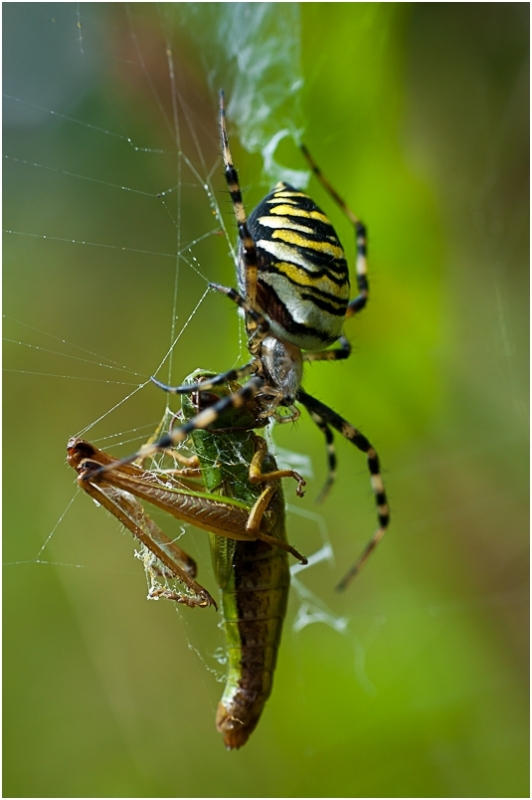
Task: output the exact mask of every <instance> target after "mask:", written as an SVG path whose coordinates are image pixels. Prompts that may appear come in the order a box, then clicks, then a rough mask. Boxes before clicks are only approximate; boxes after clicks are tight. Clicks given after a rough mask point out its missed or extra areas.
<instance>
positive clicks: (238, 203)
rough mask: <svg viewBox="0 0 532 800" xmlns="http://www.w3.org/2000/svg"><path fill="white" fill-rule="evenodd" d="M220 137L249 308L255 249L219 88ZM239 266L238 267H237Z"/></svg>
mask: <svg viewBox="0 0 532 800" xmlns="http://www.w3.org/2000/svg"><path fill="white" fill-rule="evenodd" d="M220 138H221V140H222V156H223V161H224V175H225V181H226V183H227V188H228V189H229V194H230V196H231V201H232V203H233V209H234V212H235V217H236V222H237V226H238V236H239V239H240V247H241V256H242V272H243V274H242V276H241V277H242V284H243V285H244V286H245V291H246V300H247V302H248V304H249V305H250V306H251V308H255V307H256V300H257V277H258V265H257V249H256V247H255V242H254V241H253V239H252V237H251V234H250V232H249V228H248V224H247V219H246V210H245V208H244V202H243V200H242V192H241V191H240V184H239V182H238V173H237V171H236V169H235V167H234V165H233V157H232V155H231V150H230V149H229V137H228V135H227V124H226V119H225V100H224V93H223V90H220ZM239 268H240V267H239Z"/></svg>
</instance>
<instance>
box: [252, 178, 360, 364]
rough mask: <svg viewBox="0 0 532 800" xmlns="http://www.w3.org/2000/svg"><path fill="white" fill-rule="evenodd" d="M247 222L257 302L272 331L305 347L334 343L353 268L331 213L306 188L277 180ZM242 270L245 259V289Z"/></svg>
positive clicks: (340, 327)
mask: <svg viewBox="0 0 532 800" xmlns="http://www.w3.org/2000/svg"><path fill="white" fill-rule="evenodd" d="M248 227H249V231H250V233H251V237H252V239H253V241H254V243H255V247H256V250H257V267H258V284H257V303H258V306H259V308H260V310H261V311H262V312H263V313H264V315H265V316H266V318H267V319H268V321H269V323H270V325H271V329H272V332H273V333H274V334H275V336H278V337H279V338H281V339H285V340H286V341H288V342H291V343H292V344H295V345H296V346H297V347H300V348H302V349H303V350H320V349H322V348H323V347H326V346H327V345H329V344H332V343H333V342H334V341H335V340H336V339H338V337H339V336H340V335H341V333H342V326H343V323H344V318H345V312H346V308H347V303H348V301H349V273H348V268H347V261H346V258H345V253H344V250H343V248H342V245H341V244H340V240H339V239H338V236H337V235H336V231H335V230H334V228H333V226H332V225H331V223H330V221H329V219H328V218H327V216H326V215H325V214H324V213H323V211H321V209H320V208H318V206H317V205H316V204H315V203H314V201H313V200H311V198H310V197H309V196H308V195H306V194H305V193H304V192H301V191H299V190H298V189H294V187H292V186H289V185H288V184H287V183H278V184H277V185H276V186H275V187H274V188H273V189H272V191H271V192H270V194H268V195H267V196H266V197H265V198H264V199H263V200H262V201H261V202H260V203H259V205H258V206H257V208H255V209H254V211H253V212H252V213H251V214H250V216H249V219H248ZM242 272H243V268H242V259H240V274H239V284H240V290H241V291H242V292H243V293H245V286H244V285H243V284H244V279H243V274H242Z"/></svg>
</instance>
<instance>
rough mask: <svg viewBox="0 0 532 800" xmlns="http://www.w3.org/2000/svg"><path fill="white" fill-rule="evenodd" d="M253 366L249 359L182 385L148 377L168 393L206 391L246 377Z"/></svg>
mask: <svg viewBox="0 0 532 800" xmlns="http://www.w3.org/2000/svg"><path fill="white" fill-rule="evenodd" d="M255 366H256V364H255V360H253V361H249V362H248V363H247V364H244V366H242V367H237V368H236V369H230V370H228V371H227V372H221V373H220V374H219V375H216V376H215V377H214V378H211V379H210V380H208V381H201V382H200V383H184V384H183V385H182V386H167V384H166V383H162V382H161V381H159V380H157V378H154V377H153V376H152V377H151V378H150V380H151V382H152V383H154V384H155V385H156V386H157V387H158V388H159V389H162V390H163V392H168V394H192V392H202V391H207V390H208V389H212V388H213V387H214V386H219V385H220V384H221V383H229V381H239V380H241V378H246V377H247V376H248V375H250V374H251V373H252V372H253V371H254V369H255Z"/></svg>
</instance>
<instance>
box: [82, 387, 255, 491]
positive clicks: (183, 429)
mask: <svg viewBox="0 0 532 800" xmlns="http://www.w3.org/2000/svg"><path fill="white" fill-rule="evenodd" d="M263 385H264V381H263V380H262V378H258V377H254V378H251V380H249V381H248V382H247V383H245V384H244V386H242V387H241V388H240V389H239V390H238V391H237V392H235V393H234V394H230V395H228V396H227V397H223V398H222V399H221V400H219V401H218V402H217V403H214V404H213V405H212V406H209V407H208V408H206V409H204V410H203V411H200V413H199V414H197V415H196V416H195V417H193V419H191V420H189V421H188V422H185V424H184V425H180V426H179V427H178V428H175V429H174V430H173V431H171V432H170V433H167V434H165V435H164V436H161V438H160V439H158V440H157V441H156V442H153V443H152V444H145V445H143V447H141V448H140V450H138V451H137V452H136V453H133V454H132V455H130V456H126V458H121V459H119V460H117V461H113V462H112V463H110V464H106V465H105V466H102V467H100V468H99V469H95V470H93V471H89V472H88V473H87V474H86V476H84V480H90V479H91V478H93V477H94V476H95V474H97V473H103V472H108V471H109V470H113V469H117V468H118V469H119V468H120V467H122V466H125V465H126V464H131V463H132V462H133V461H136V460H137V459H139V458H140V459H143V458H148V457H149V456H153V455H155V453H158V452H160V451H161V450H169V449H170V448H172V447H174V445H176V444H179V442H184V441H185V439H186V438H187V436H188V435H189V433H190V432H191V431H194V430H196V429H198V428H207V427H208V426H209V425H211V424H212V423H213V422H215V421H216V420H217V419H218V417H220V416H221V415H222V414H223V412H224V411H226V410H227V409H228V408H239V407H240V406H243V405H244V404H245V403H247V402H248V401H249V400H251V399H252V398H253V397H255V395H256V394H258V393H259V391H260V390H261V388H262V386H263Z"/></svg>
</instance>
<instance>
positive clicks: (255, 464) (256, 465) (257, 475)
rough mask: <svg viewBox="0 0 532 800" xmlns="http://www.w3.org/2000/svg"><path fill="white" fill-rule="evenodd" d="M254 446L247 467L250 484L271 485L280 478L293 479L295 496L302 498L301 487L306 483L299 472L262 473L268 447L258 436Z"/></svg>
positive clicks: (287, 470)
mask: <svg viewBox="0 0 532 800" xmlns="http://www.w3.org/2000/svg"><path fill="white" fill-rule="evenodd" d="M256 446H257V449H256V450H255V454H254V456H253V458H252V459H251V463H250V465H249V481H250V483H271V482H272V481H277V480H280V479H281V478H294V479H295V480H296V481H297V489H296V494H297V495H298V497H303V496H304V494H305V492H304V491H303V487H304V486H305V485H306V481H305V480H304V479H303V477H302V476H301V475H300V474H299V472H296V471H295V470H293V469H276V470H274V471H273V472H262V462H263V461H264V457H265V456H266V455H267V454H268V446H267V444H266V442H265V441H264V439H261V438H260V436H257V437H256Z"/></svg>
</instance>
